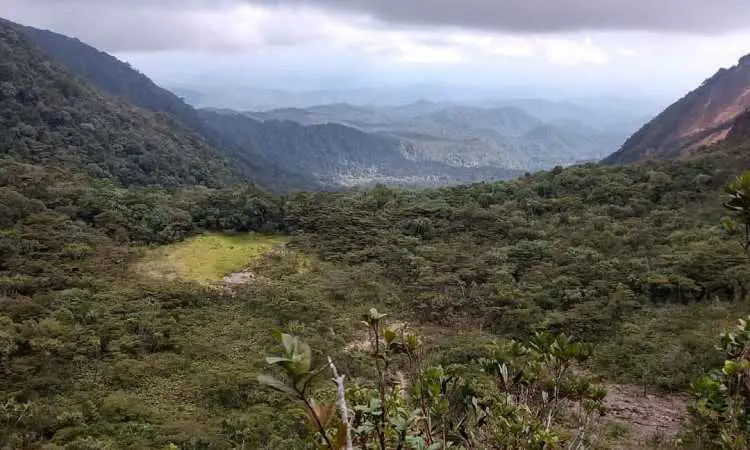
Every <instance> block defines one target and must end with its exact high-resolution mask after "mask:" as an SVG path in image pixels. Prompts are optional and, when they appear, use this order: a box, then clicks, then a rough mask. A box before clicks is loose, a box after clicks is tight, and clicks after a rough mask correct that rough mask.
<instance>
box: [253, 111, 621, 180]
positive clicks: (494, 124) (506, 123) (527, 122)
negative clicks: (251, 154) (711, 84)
mask: <svg viewBox="0 0 750 450" xmlns="http://www.w3.org/2000/svg"><path fill="white" fill-rule="evenodd" d="M578 114H579V115H580V118H581V121H579V120H575V119H571V118H569V117H567V115H566V114H563V113H560V114H559V115H556V114H554V113H552V114H551V115H550V117H554V119H549V120H548V121H543V120H540V119H538V118H536V117H533V116H532V115H530V114H528V113H526V112H525V111H524V110H522V109H521V108H517V107H511V106H506V107H499V108H480V107H475V106H463V105H455V104H450V103H444V104H441V103H433V102H427V101H423V102H417V103H414V104H411V105H405V106H401V107H381V108H376V107H372V106H370V107H362V106H352V105H347V104H332V105H319V106H313V107H310V108H305V109H301V108H283V109H277V110H271V111H265V112H246V113H245V115H247V116H249V117H252V118H255V119H259V120H288V121H294V122H298V123H300V124H304V125H316V124H317V125H320V124H328V123H338V124H344V125H347V126H351V127H355V128H358V129H360V130H363V131H367V132H372V133H380V134H385V135H388V136H391V137H394V138H397V139H399V140H400V141H403V143H404V144H405V145H408V146H409V147H410V148H412V149H413V150H412V152H411V155H412V158H414V159H416V160H418V161H420V162H428V163H440V164H446V165H450V166H453V167H457V168H482V169H485V170H487V169H491V168H499V169H506V170H516V171H533V170H540V169H549V168H552V167H554V166H557V165H563V166H565V165H571V164H575V163H580V162H585V161H598V160H599V159H601V158H602V157H603V156H604V155H607V154H609V153H611V152H612V151H613V150H614V149H616V148H618V147H619V146H620V145H621V144H622V142H623V141H624V140H625V139H626V138H627V136H628V134H629V133H632V132H633V131H634V130H635V126H636V125H633V128H632V129H631V128H630V127H627V126H626V127H622V126H615V125H605V124H603V123H601V122H604V121H593V120H591V118H590V117H588V116H587V115H585V114H584V113H583V112H581V111H579V112H578ZM545 117H546V116H545ZM561 117H567V118H564V119H563V118H561ZM589 122H590V123H591V124H595V125H589V124H588V123H589Z"/></svg>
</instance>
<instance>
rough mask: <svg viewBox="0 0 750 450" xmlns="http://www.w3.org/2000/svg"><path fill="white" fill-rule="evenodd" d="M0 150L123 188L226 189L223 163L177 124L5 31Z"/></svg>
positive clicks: (0, 37) (231, 177)
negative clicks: (102, 88) (123, 98)
mask: <svg viewBox="0 0 750 450" xmlns="http://www.w3.org/2000/svg"><path fill="white" fill-rule="evenodd" d="M0 61H1V62H0V114H1V115H2V125H3V126H2V134H1V135H0V151H2V154H5V155H10V156H12V157H14V158H16V159H18V160H19V161H24V162H30V163H38V164H45V165H47V164H55V165H60V166H65V167H75V168H79V169H83V170H85V171H87V172H88V173H90V174H91V175H93V176H96V177H99V178H108V179H111V180H113V181H116V182H118V183H121V184H123V185H159V186H178V185H188V184H191V185H192V184H203V185H206V186H224V185H227V184H230V183H234V182H237V181H238V180H239V179H240V178H239V176H237V175H235V173H234V171H233V170H232V169H231V168H230V167H229V165H228V164H227V163H226V161H225V160H224V159H223V157H222V156H221V155H220V154H219V153H217V152H216V151H215V150H213V149H212V148H210V147H209V146H208V145H207V144H206V143H205V142H204V141H203V139H201V138H200V137H198V136H197V135H195V134H194V133H192V132H191V131H190V130H188V129H187V128H185V127H184V126H183V125H181V124H179V123H178V122H176V121H175V120H174V119H173V118H171V117H169V116H167V115H163V114H154V113H149V112H147V111H144V110H141V109H139V108H137V107H134V106H132V105H130V104H127V103H124V102H122V101H119V100H116V99H114V98H111V97H108V96H107V95H105V94H103V93H101V92H99V91H97V90H96V89H94V88H92V87H90V86H89V85H87V84H86V83H85V82H83V81H82V80H81V79H79V78H77V77H75V76H73V75H71V74H70V73H68V72H66V71H65V70H64V69H62V68H61V67H60V66H58V65H57V64H54V63H52V62H51V61H50V60H49V59H47V58H46V57H44V56H43V55H42V53H41V52H39V51H38V50H37V49H36V48H34V47H33V46H32V45H31V44H29V43H27V42H26V41H25V39H24V38H23V37H22V36H21V35H20V34H18V33H17V32H16V31H14V30H13V29H12V28H10V27H8V26H6V25H5V24H0Z"/></svg>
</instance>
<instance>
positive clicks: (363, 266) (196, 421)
mask: <svg viewBox="0 0 750 450" xmlns="http://www.w3.org/2000/svg"><path fill="white" fill-rule="evenodd" d="M0 55H2V56H3V58H2V62H0V95H2V98H1V99H0V119H1V120H2V133H3V134H2V140H1V141H0V155H1V156H0V380H2V383H0V448H1V449H3V450H4V449H6V448H7V449H44V450H50V449H66V450H67V449H70V450H76V449H120V448H136V449H142V448H155V449H175V448H178V449H250V448H253V449H254V448H258V449H279V450H281V449H285V450H286V449H305V448H327V449H334V448H347V445H348V442H351V443H352V446H351V447H349V448H359V449H369V448H379V449H396V448H404V449H435V450H437V449H443V448H465V449H485V448H487V449H490V448H492V449H516V448H528V449H548V448H576V449H578V448H616V447H617V446H620V447H624V448H696V449H702V448H731V449H742V448H747V447H748V437H749V436H750V426H748V421H747V418H748V413H749V412H750V409H749V408H748V407H747V404H748V403H747V399H748V398H750V394H748V391H747V383H746V381H747V379H748V378H747V377H748V370H749V369H748V367H750V362H748V358H747V352H746V348H747V342H749V341H750V327H748V325H747V322H741V323H740V325H739V326H737V327H736V328H735V329H732V330H730V331H729V332H728V333H727V334H725V335H721V331H722V330H724V329H726V328H727V327H729V326H730V325H732V324H734V323H736V322H737V320H738V319H740V318H742V317H743V316H746V315H748V314H750V306H749V305H748V304H747V297H748V290H749V289H750V286H748V282H749V281H748V277H747V274H748V270H749V269H750V265H749V262H748V261H749V260H748V254H747V252H748V247H749V246H750V243H748V240H747V234H746V231H747V230H748V227H749V226H750V176H749V175H744V176H742V177H741V178H739V179H738V176H740V175H741V174H742V172H743V169H747V168H748V167H750V135H748V134H747V130H748V128H747V127H746V123H745V120H746V117H742V118H741V121H739V122H738V124H737V126H736V127H734V128H733V131H732V133H731V135H730V138H729V139H728V140H726V141H724V142H722V143H720V144H718V145H715V146H713V147H711V148H710V149H706V150H705V151H704V152H702V153H701V154H699V155H696V156H695V157H693V158H690V159H685V160H679V161H661V162H648V163H641V164H638V165H631V166H619V167H607V166H599V165H596V164H588V165H582V166H577V167H571V168H560V167H558V168H555V169H553V170H550V171H544V172H539V173H536V174H528V175H526V176H524V177H522V178H519V179H516V180H512V181H503V182H492V183H476V184H472V185H465V186H456V187H446V188H440V189H405V188H394V187H387V186H384V185H378V186H375V187H374V188H372V189H365V188H361V189H352V190H348V191H345V192H303V193H295V194H288V195H283V196H278V195H271V194H268V193H266V192H264V191H262V190H260V189H258V188H257V187H255V186H252V185H248V184H239V183H238V180H239V178H236V177H237V176H236V175H234V174H233V173H232V171H231V170H230V169H229V168H228V165H227V164H226V163H225V161H224V160H223V159H222V157H221V156H220V155H219V154H217V153H216V152H215V151H213V150H212V149H211V148H210V147H209V146H208V145H207V144H206V143H205V142H204V141H203V140H202V139H199V138H196V137H195V135H193V134H191V133H190V132H189V131H187V130H186V129H185V128H184V127H183V126H182V125H180V124H178V123H177V122H175V121H173V120H172V119H171V118H170V117H168V116H166V115H159V114H154V113H152V112H147V111H144V110H141V109H139V108H137V107H134V106H130V105H128V104H126V103H124V102H122V101H121V100H115V99H113V98H111V97H108V96H106V95H105V94H103V93H101V92H99V91H97V90H96V89H94V88H92V87H90V86H89V85H87V84H86V83H85V82H84V81H83V80H81V79H78V78H76V77H74V76H72V75H70V74H68V73H67V72H65V71H64V70H63V69H61V68H60V67H59V66H57V65H56V64H54V63H52V62H50V61H49V60H47V59H45V58H44V57H43V56H42V55H41V53H39V52H38V51H36V50H35V49H34V48H33V47H30V46H29V45H28V44H26V43H25V42H23V41H22V40H21V37H20V36H19V35H18V34H17V33H16V32H14V31H11V30H10V29H7V28H4V27H2V26H0ZM725 216H726V218H725V219H722V218H723V217H725ZM211 235H213V236H230V237H231V238H232V239H230V244H229V247H228V250H227V251H229V250H234V249H235V247H237V246H239V245H240V244H239V242H240V239H238V238H248V239H251V240H252V239H256V238H259V237H261V236H265V237H268V236H271V237H272V238H273V240H274V242H284V244H282V245H279V246H277V247H274V248H273V250H271V251H264V252H262V253H261V254H259V255H257V257H253V258H247V259H245V260H243V261H241V264H240V267H237V268H235V269H234V270H237V271H241V272H242V273H243V274H244V275H245V276H244V277H243V278H242V280H243V281H242V282H240V283H237V282H234V281H231V279H230V281H231V282H230V281H227V280H226V279H225V278H224V275H231V274H229V273H226V274H225V273H220V274H219V275H220V276H218V277H217V279H215V280H214V281H213V282H205V281H204V280H198V279H195V278H190V277H185V276H171V275H170V276H164V274H163V273H159V271H158V270H157V269H158V265H156V264H155V261H156V263H161V261H158V260H156V256H158V255H159V252H160V251H164V250H168V249H170V248H173V246H180V245H185V244H190V243H191V242H194V241H192V240H191V239H196V237H200V236H211ZM210 250H211V248H208V249H207V250H205V251H203V252H202V253H197V254H195V255H194V256H193V259H194V260H195V261H190V260H189V259H188V258H186V257H184V258H182V259H180V260H178V261H177V262H176V265H177V266H178V268H182V266H185V265H188V264H194V265H197V266H203V265H207V264H208V258H209V256H211V255H209V251H210ZM220 250H221V249H220ZM155 255H156V256H155ZM384 313H388V314H387V315H384ZM363 322H364V323H363ZM716 345H719V346H720V350H718V349H717V348H716ZM329 358H330V359H329ZM334 370H335V373H334V372H333V371H334ZM341 375H344V378H343V379H342V378H341ZM332 376H333V378H334V379H335V380H336V383H332V382H331V381H330V378H331V377H332ZM623 386H634V387H635V388H637V390H644V391H647V392H649V395H651V396H658V395H666V394H665V393H670V394H674V393H691V394H693V396H692V397H691V399H690V401H689V403H690V404H691V405H692V406H691V407H690V409H689V411H687V410H686V411H684V417H681V419H682V421H680V422H679V423H678V425H679V429H677V430H671V431H674V433H672V434H666V433H665V434H659V433H652V434H650V435H648V436H647V437H644V436H641V435H639V434H638V432H637V430H636V429H634V428H631V427H630V426H631V425H632V426H634V427H636V426H637V425H638V424H634V423H628V422H622V421H620V422H618V421H610V420H608V417H610V415H612V414H611V413H612V411H610V410H609V409H608V408H607V407H606V406H605V403H604V402H606V399H607V397H608V396H609V395H610V394H614V393H615V392H617V391H618V390H622V387H623ZM646 398H647V397H646V396H643V397H637V398H634V400H633V401H635V402H637V401H641V400H643V399H646ZM643 401H645V400H643ZM347 402H348V404H349V405H350V406H351V408H346V407H341V406H340V405H341V404H342V403H343V404H346V403H347ZM686 402H688V401H687V400H686ZM344 411H346V412H347V413H349V412H351V417H350V418H347V419H343V418H340V417H339V416H338V414H339V412H344ZM354 445H356V447H354Z"/></svg>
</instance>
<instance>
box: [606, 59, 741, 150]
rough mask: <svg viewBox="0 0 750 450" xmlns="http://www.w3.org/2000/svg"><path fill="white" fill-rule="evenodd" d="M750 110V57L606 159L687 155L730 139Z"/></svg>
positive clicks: (679, 103)
mask: <svg viewBox="0 0 750 450" xmlns="http://www.w3.org/2000/svg"><path fill="white" fill-rule="evenodd" d="M748 108H750V55H747V56H745V57H743V58H741V59H740V60H739V63H738V64H737V65H736V66H734V67H732V68H729V69H721V70H719V71H718V72H717V73H716V74H715V75H714V76H712V77H711V78H709V79H707V80H706V81H704V82H703V84H701V85H700V86H699V87H698V88H697V89H695V90H693V91H691V92H690V93H688V94H687V95H686V96H685V97H683V98H682V99H680V100H678V101H677V102H675V103H674V104H672V105H671V106H669V107H668V108H667V109H666V110H665V111H664V112H662V113H661V114H659V115H658V116H656V118H654V119H653V120H652V121H650V122H649V123H647V124H646V125H645V126H644V127H643V128H641V129H640V130H639V131H638V132H637V133H635V134H634V135H633V136H632V137H631V138H630V139H628V140H627V141H626V142H625V144H624V145H623V146H622V148H620V150H619V151H617V152H616V153H614V154H613V155H611V156H609V157H608V158H606V159H605V160H604V162H605V163H607V164H624V163H631V162H635V161H642V160H648V159H668V158H677V157H682V156H687V155H690V154H693V153H695V152H696V151H698V150H700V149H701V148H703V147H706V146H709V145H711V144H713V143H716V142H720V141H722V140H723V139H725V138H726V137H727V135H728V134H729V133H730V131H731V129H732V127H733V126H734V123H735V122H734V120H735V119H736V118H737V117H738V116H739V115H740V114H742V113H743V112H744V111H745V110H747V109H748Z"/></svg>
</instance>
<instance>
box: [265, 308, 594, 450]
mask: <svg viewBox="0 0 750 450" xmlns="http://www.w3.org/2000/svg"><path fill="white" fill-rule="evenodd" d="M363 319H364V320H363V323H364V324H365V326H366V327H367V331H368V336H369V340H368V343H367V348H365V349H363V351H364V352H366V353H368V354H369V356H370V357H371V363H372V365H373V366H374V373H373V377H372V378H370V379H367V378H364V379H355V380H354V384H353V386H351V387H350V388H349V389H348V390H345V388H344V377H343V376H339V375H338V371H337V368H336V366H335V365H334V363H333V361H332V360H331V359H330V358H329V365H328V366H329V367H330V369H331V370H332V371H333V376H334V382H336V383H337V386H338V394H337V395H338V402H330V403H326V402H324V401H319V400H316V399H315V397H316V394H315V393H313V392H311V391H312V386H313V384H314V383H315V381H316V378H318V377H319V375H320V374H321V373H322V372H323V371H325V370H326V369H328V367H326V366H325V365H323V366H321V367H320V368H318V369H313V368H312V367H313V365H312V351H311V349H310V347H309V346H308V345H307V344H304V343H302V342H301V341H300V340H299V339H298V338H296V337H294V336H291V335H289V334H285V333H276V337H277V339H278V340H279V342H280V343H281V344H282V350H283V353H282V354H281V355H280V356H275V357H268V358H266V362H267V364H268V365H269V366H271V367H273V366H276V367H278V368H279V369H280V370H279V371H280V372H281V373H282V374H283V375H284V379H283V380H282V379H278V378H274V377H272V376H269V375H259V376H258V381H259V382H260V383H261V384H264V385H266V386H268V387H270V388H272V389H274V390H276V391H279V392H282V393H284V394H287V395H289V396H291V397H292V398H294V399H296V400H297V401H298V402H299V403H300V404H301V405H304V407H305V410H306V411H307V415H308V419H309V421H310V423H311V429H312V430H314V433H315V434H314V437H313V438H312V439H313V440H315V439H317V440H318V441H319V442H318V445H319V444H323V445H324V448H329V449H331V450H333V449H340V448H347V449H352V448H358V449H363V450H364V449H369V448H379V449H413V450H426V449H435V450H439V449H446V448H455V449H460V448H469V449H470V448H487V447H489V446H491V447H493V448H529V449H544V448H555V447H557V446H558V445H560V444H563V442H564V444H565V445H568V446H569V448H582V447H585V446H588V445H589V443H590V442H589V440H588V439H589V438H588V436H587V435H586V433H587V432H588V431H589V430H590V428H591V426H592V422H593V421H594V420H595V417H597V416H599V415H601V414H603V412H604V410H603V408H602V406H601V401H602V399H603V398H604V396H605V395H606V391H604V390H602V389H598V388H595V387H593V386H592V385H591V383H590V381H589V380H587V379H585V378H582V377H579V376H575V375H573V374H572V373H571V371H570V369H571V367H572V364H573V363H574V362H576V361H577V362H582V361H585V360H586V359H588V357H589V356H590V354H591V349H590V347H589V346H587V345H584V344H581V343H579V342H575V341H573V340H571V339H570V338H568V337H566V336H564V335H561V336H557V337H555V336H552V335H550V334H546V333H537V334H536V335H535V336H534V338H533V340H532V342H531V343H530V344H529V345H528V346H525V345H523V344H521V343H520V342H518V341H507V342H503V343H499V344H497V346H496V352H495V355H494V357H493V358H492V359H481V360H474V361H468V362H467V365H452V366H450V367H448V368H443V367H441V366H430V365H427V362H428V361H427V360H426V351H425V347H424V344H423V343H422V342H421V339H420V338H419V337H417V336H416V335H415V334H412V333H410V332H409V331H408V330H406V329H405V328H404V327H403V326H401V327H396V326H393V325H392V326H389V325H388V324H387V323H386V315H385V314H381V313H379V312H378V311H377V310H376V309H371V310H370V311H369V312H368V313H367V314H366V315H365V316H364V318H363ZM476 369H478V370H476ZM477 374H480V375H477ZM486 376H490V379H491V380H494V381H495V382H494V386H491V387H490V388H489V389H486V388H485V389H481V388H480V386H481V383H482V381H481V380H482V379H483V377H486ZM325 395H326V394H325V391H321V392H319V393H318V394H317V396H318V397H321V396H325ZM563 402H566V405H567V406H566V408H563ZM571 404H572V405H575V407H574V408H573V409H574V410H575V413H574V414H573V415H574V417H575V420H576V421H577V424H576V427H575V429H576V432H575V433H574V434H573V435H572V436H564V435H563V434H561V433H560V431H561V430H560V429H559V425H558V421H559V420H560V418H561V417H562V416H564V415H565V414H566V411H569V410H570V408H569V406H570V405H571ZM336 408H338V410H339V412H340V413H341V416H340V417H336V413H335V410H336ZM349 417H351V419H349Z"/></svg>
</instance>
